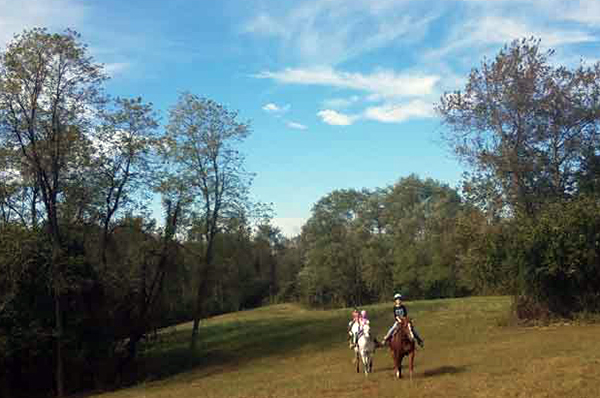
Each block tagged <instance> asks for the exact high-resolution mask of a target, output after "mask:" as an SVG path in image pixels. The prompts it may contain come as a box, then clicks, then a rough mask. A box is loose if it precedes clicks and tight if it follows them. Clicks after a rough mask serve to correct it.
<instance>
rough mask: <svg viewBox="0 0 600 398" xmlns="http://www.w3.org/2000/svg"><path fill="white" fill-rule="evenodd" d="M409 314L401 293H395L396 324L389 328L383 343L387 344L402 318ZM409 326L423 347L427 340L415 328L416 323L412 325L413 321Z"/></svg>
mask: <svg viewBox="0 0 600 398" xmlns="http://www.w3.org/2000/svg"><path fill="white" fill-rule="evenodd" d="M407 316H408V310H407V309H406V307H405V306H404V304H402V295H401V294H400V293H396V294H394V324H393V325H392V327H391V328H390V330H388V332H387V334H386V335H385V337H384V338H383V341H382V342H381V345H386V344H387V343H388V340H389V339H390V338H391V337H392V335H393V334H394V331H395V330H396V329H397V328H398V327H399V326H400V324H401V323H402V318H405V317H407ZM408 326H409V327H410V329H411V331H412V334H413V336H414V337H415V340H417V343H419V345H420V346H421V348H422V347H423V346H424V345H425V342H424V341H423V339H422V338H421V337H420V336H419V334H418V333H417V330H416V329H415V327H414V325H412V322H411V323H410V324H409V325H408Z"/></svg>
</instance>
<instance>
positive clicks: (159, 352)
mask: <svg viewBox="0 0 600 398" xmlns="http://www.w3.org/2000/svg"><path fill="white" fill-rule="evenodd" d="M390 306H391V304H385V305H375V306H369V307H366V309H367V310H368V311H369V312H370V314H371V317H370V318H371V324H372V327H373V328H374V330H375V332H376V335H377V336H378V337H381V336H382V335H383V334H384V333H385V331H386V330H387V328H388V327H389V326H390V324H391V315H390V312H391V311H390ZM407 306H408V308H409V312H410V315H411V316H412V317H413V318H414V319H415V323H416V325H417V327H418V330H419V331H420V333H421V335H422V336H423V337H424V339H425V343H426V344H425V349H422V350H418V352H417V356H416V369H415V370H416V374H415V377H414V379H413V381H412V382H411V381H410V380H409V378H408V371H407V369H406V368H407V366H405V369H406V371H405V378H404V379H402V380H397V379H395V378H394V377H393V371H392V359H391V357H390V354H389V351H388V350H387V349H380V350H377V353H376V354H375V360H374V373H372V374H371V375H369V376H368V377H365V376H364V375H363V374H362V373H361V374H356V372H355V368H354V365H353V364H352V358H353V355H352V352H351V351H350V350H349V349H348V345H347V341H346V334H345V333H346V325H347V322H348V318H349V310H347V309H346V310H332V311H318V310H315V311H311V310H305V309H302V308H301V307H299V306H296V305H289V304H288V305H275V306H269V307H264V308H260V309H257V310H252V311H245V312H240V313H235V314H228V315H224V316H219V317H215V318H212V319H210V320H207V321H206V322H204V323H203V325H202V328H201V337H202V343H201V345H200V347H199V348H198V353H196V354H195V355H192V354H190V353H189V351H188V348H187V347H188V342H189V335H190V327H191V326H190V325H189V324H185V325H180V326H178V327H176V328H171V329H169V330H167V331H164V332H163V333H161V334H160V336H159V338H158V342H156V343H154V344H153V345H152V346H151V347H149V348H148V349H147V351H146V352H145V355H144V358H143V359H144V361H143V362H144V363H145V365H144V366H146V369H147V370H149V369H153V374H154V378H155V380H148V381H147V382H145V383H143V384H141V385H138V386H135V387H132V388H128V389H123V390H120V391H115V392H112V393H106V394H102V395H94V397H102V398H130V397H144V398H155V397H174V398H184V397H185V398H188V397H207V398H208V397H276V398H287V397H332V398H333V397H335V398H339V397H415V398H417V397H436V398H437V397H568V398H577V397H581V398H595V397H598V396H600V325H564V324H559V325H553V326H549V327H538V328H534V327H528V328H525V327H506V326H499V325H500V324H502V319H503V318H504V319H505V318H506V316H507V313H508V308H509V306H510V299H509V298H507V297H475V298H465V299H449V300H431V301H415V302H408V303H407ZM405 363H406V360H405ZM406 365H407V364H406ZM183 369H187V370H183Z"/></svg>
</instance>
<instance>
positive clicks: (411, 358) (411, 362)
mask: <svg viewBox="0 0 600 398" xmlns="http://www.w3.org/2000/svg"><path fill="white" fill-rule="evenodd" d="M415 351H416V350H415V349H414V348H413V350H412V351H411V352H410V355H409V357H408V359H409V365H408V368H409V372H410V380H411V381H412V377H413V369H414V367H415Z"/></svg>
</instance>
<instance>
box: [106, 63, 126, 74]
mask: <svg viewBox="0 0 600 398" xmlns="http://www.w3.org/2000/svg"><path fill="white" fill-rule="evenodd" d="M129 68H131V63H129V62H111V63H107V64H104V72H106V74H107V75H108V76H110V77H115V76H118V75H120V74H122V73H125V72H126V71H127V70H128V69H129Z"/></svg>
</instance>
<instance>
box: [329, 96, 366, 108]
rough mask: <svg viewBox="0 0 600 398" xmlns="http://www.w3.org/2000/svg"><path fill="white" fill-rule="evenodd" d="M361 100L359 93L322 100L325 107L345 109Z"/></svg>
mask: <svg viewBox="0 0 600 398" xmlns="http://www.w3.org/2000/svg"><path fill="white" fill-rule="evenodd" d="M359 100H360V97H359V96H358V95H353V96H350V97H348V98H328V99H325V100H323V101H322V105H323V108H333V109H343V108H347V107H349V106H351V105H353V104H355V103H356V102H358V101H359Z"/></svg>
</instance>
